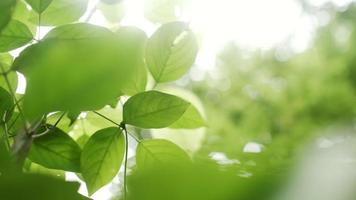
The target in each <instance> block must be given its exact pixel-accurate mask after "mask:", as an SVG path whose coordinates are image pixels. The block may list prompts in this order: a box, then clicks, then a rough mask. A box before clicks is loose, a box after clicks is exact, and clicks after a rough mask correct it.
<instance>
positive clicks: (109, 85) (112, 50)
mask: <svg viewBox="0 0 356 200" xmlns="http://www.w3.org/2000/svg"><path fill="white" fill-rule="evenodd" d="M138 43H139V41H136V40H135V41H133V40H128V39H127V36H126V35H118V34H115V33H113V32H111V31H109V30H108V29H106V28H103V27H99V26H95V25H90V24H85V23H78V24H69V25H64V26H60V27H57V28H55V29H53V30H52V31H51V32H49V33H48V34H47V35H46V36H45V37H44V39H43V40H42V41H41V42H40V43H37V44H34V45H32V46H30V47H28V48H26V49H25V50H24V51H23V52H22V53H21V55H20V56H19V57H17V58H16V60H15V62H14V65H13V66H14V69H16V70H18V71H20V72H22V73H23V74H24V75H25V76H26V78H27V81H28V83H27V88H26V94H25V96H24V112H25V113H26V114H27V115H28V117H29V118H35V117H38V116H40V115H42V114H43V113H48V112H53V111H68V112H78V111H88V110H97V109H100V108H102V107H103V106H105V105H107V104H109V103H111V101H112V100H113V99H115V98H117V97H118V96H119V95H120V94H121V90H122V89H123V88H125V87H126V86H127V84H129V83H130V80H131V79H132V77H133V71H132V69H133V68H135V65H142V62H143V55H142V54H143V53H142V51H141V49H140V45H139V44H138Z"/></svg>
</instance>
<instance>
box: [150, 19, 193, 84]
mask: <svg viewBox="0 0 356 200" xmlns="http://www.w3.org/2000/svg"><path fill="white" fill-rule="evenodd" d="M197 52H198V44H197V41H196V38H195V36H194V34H193V32H192V31H191V30H189V27H188V25H187V24H186V23H182V22H171V23H168V24H165V25H162V26H161V27H160V28H159V29H158V30H157V31H156V32H155V33H154V34H153V35H152V37H151V38H150V39H149V40H148V42H147V48H146V62H147V66H148V69H149V70H150V72H151V73H152V76H153V77H154V79H155V80H156V82H157V83H161V82H169V81H174V80H177V79H179V78H180V77H182V76H183V75H184V74H185V73H187V71H188V70H189V69H190V67H191V66H192V65H193V63H194V61H195V58H196V55H197Z"/></svg>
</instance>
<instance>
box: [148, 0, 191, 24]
mask: <svg viewBox="0 0 356 200" xmlns="http://www.w3.org/2000/svg"><path fill="white" fill-rule="evenodd" d="M185 4H186V0H145V5H144V6H145V8H144V12H145V17H146V18H147V19H148V20H150V21H152V22H153V23H166V22H171V21H175V20H178V19H179V17H180V16H179V14H180V13H177V10H178V9H180V10H182V9H183V8H184V6H185Z"/></svg>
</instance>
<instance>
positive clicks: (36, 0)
mask: <svg viewBox="0 0 356 200" xmlns="http://www.w3.org/2000/svg"><path fill="white" fill-rule="evenodd" d="M52 1H53V0H26V2H27V3H28V4H30V6H31V7H32V9H34V10H35V11H36V12H37V13H42V12H43V11H44V10H46V8H47V7H48V6H49V5H50V4H51V3H52Z"/></svg>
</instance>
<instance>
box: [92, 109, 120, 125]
mask: <svg viewBox="0 0 356 200" xmlns="http://www.w3.org/2000/svg"><path fill="white" fill-rule="evenodd" d="M92 112H93V113H95V114H97V115H99V116H100V117H102V118H104V119H106V120H108V121H109V122H111V123H113V124H115V125H116V126H119V127H120V124H118V123H116V122H115V121H113V120H112V119H110V118H108V117H106V116H105V115H103V114H101V113H99V112H97V111H92Z"/></svg>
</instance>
